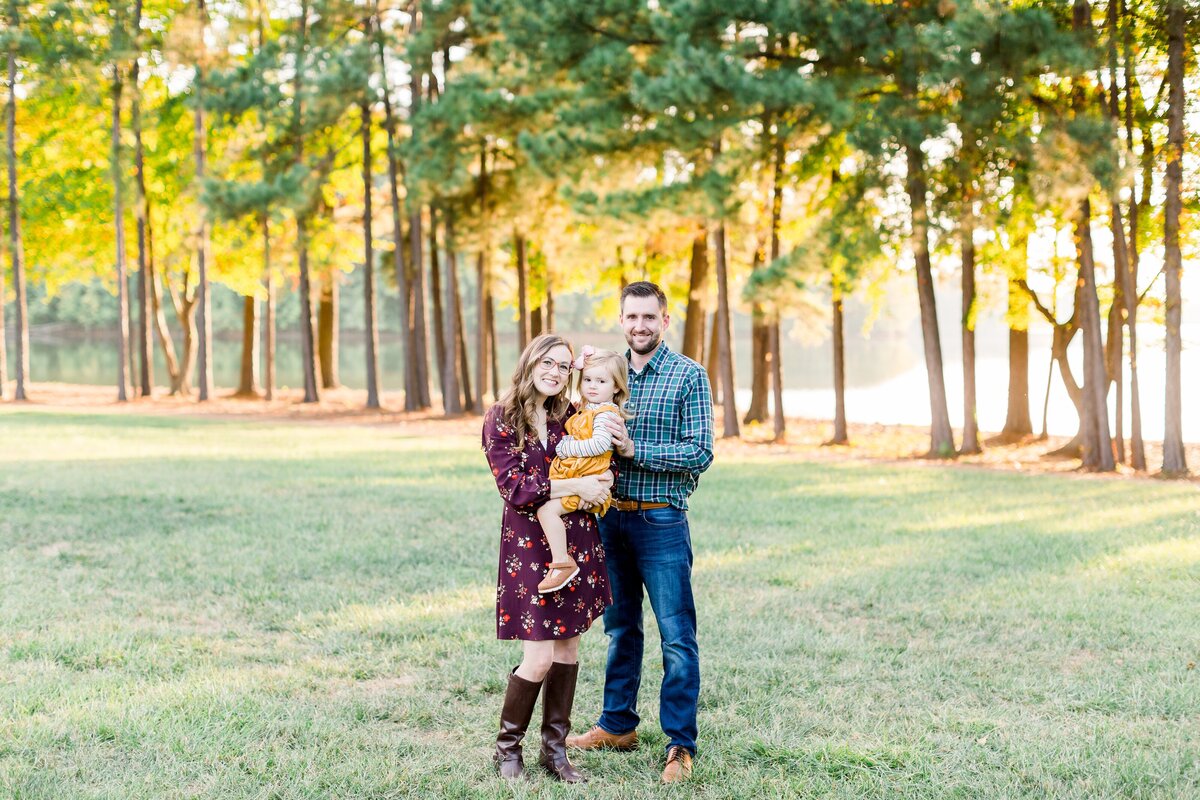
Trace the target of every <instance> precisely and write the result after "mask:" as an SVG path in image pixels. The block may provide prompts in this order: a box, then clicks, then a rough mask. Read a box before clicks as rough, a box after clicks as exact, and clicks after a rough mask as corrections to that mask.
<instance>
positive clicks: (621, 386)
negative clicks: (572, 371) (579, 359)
mask: <svg viewBox="0 0 1200 800" xmlns="http://www.w3.org/2000/svg"><path fill="white" fill-rule="evenodd" d="M589 367H607V368H608V374H609V375H610V376H612V382H613V388H614V390H615V391H614V392H613V399H612V401H613V404H614V405H616V407H617V409H618V410H619V411H620V412H621V416H622V417H624V418H625V419H633V414H632V413H631V412H629V411H627V410H625V403H626V402H628V401H629V362H628V361H626V360H625V356H623V355H621V354H620V353H614V352H613V351H612V350H596V351H595V352H592V353H589V354H588V355H586V356H585V357H584V359H583V369H581V370H579V387H582V386H583V370H584V369H587V368H589ZM580 393H581V394H582V392H580Z"/></svg>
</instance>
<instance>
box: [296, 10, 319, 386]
mask: <svg viewBox="0 0 1200 800" xmlns="http://www.w3.org/2000/svg"><path fill="white" fill-rule="evenodd" d="M308 10H309V2H308V0H301V2H300V18H299V24H300V35H299V37H298V38H297V52H296V54H295V63H296V64H297V65H298V67H297V69H295V70H294V76H295V77H294V78H293V83H294V89H295V91H294V92H293V95H294V98H295V100H294V102H293V103H292V136H293V137H294V139H295V145H294V146H295V149H296V157H295V163H296V166H297V167H301V168H302V167H303V164H304V136H303V132H304V125H303V122H304V103H303V102H302V100H303V97H304V93H303V84H302V79H303V77H304V75H305V73H306V71H307V64H306V62H307V60H308V59H307V48H308ZM308 214H309V203H308V202H306V203H304V205H303V207H302V208H301V209H300V211H299V212H298V213H297V214H296V252H297V263H298V267H299V271H300V351H301V359H302V360H303V366H304V402H306V403H316V402H318V401H319V400H320V399H321V397H320V393H319V391H318V389H317V347H316V345H317V343H316V339H315V332H314V331H313V304H312V280H311V277H310V275H309V270H308Z"/></svg>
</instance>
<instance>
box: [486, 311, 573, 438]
mask: <svg viewBox="0 0 1200 800" xmlns="http://www.w3.org/2000/svg"><path fill="white" fill-rule="evenodd" d="M559 345H562V346H563V347H565V348H567V350H569V351H570V352H571V357H572V359H574V357H575V351H574V350H572V349H571V345H570V344H569V343H568V342H567V340H566V339H564V338H562V337H561V336H559V335H558V334H556V333H543V334H541V335H540V336H538V337H536V338H535V339H534V340H533V341H532V342H530V343H529V344H528V345H526V346H525V349H524V350H522V351H521V356H520V358H518V359H517V368H516V369H515V370H513V376H512V386H510V387H509V389H508V391H507V392H505V393H504V396H503V397H501V398H500V419H502V420H503V421H504V424H505V425H508V426H510V427H511V428H512V429H513V431H515V432H516V435H517V447H524V446H525V437H526V436H528V435H529V434H531V433H532V434H533V435H534V436H537V419H536V416H535V415H536V412H537V407H538V391H537V388H536V387H535V386H534V385H533V370H534V369H535V368H536V367H537V366H538V364H539V363H540V362H541V360H542V359H543V358H545V357H546V354H547V353H549V352H550V351H551V350H553V349H554V348H556V347H558V346H559ZM570 394H571V393H570V392H569V391H567V381H565V380H564V381H563V390H562V391H561V392H559V393H558V394H556V395H555V396H554V397H552V398H550V407H549V408H548V409H547V410H546V418H547V419H553V420H557V421H559V422H561V421H562V420H564V419H566V416H567V409H568V408H569V407H570V404H571V397H570Z"/></svg>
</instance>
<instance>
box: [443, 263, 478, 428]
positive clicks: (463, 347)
mask: <svg viewBox="0 0 1200 800" xmlns="http://www.w3.org/2000/svg"><path fill="white" fill-rule="evenodd" d="M446 257H447V259H449V261H448V263H449V264H450V277H451V278H452V279H453V280H452V282H451V284H450V288H451V293H450V299H451V300H453V301H454V352H455V359H456V360H457V362H458V370H459V373H458V375H459V378H458V380H459V384H460V385H461V387H462V408H463V410H464V411H466V410H469V409H471V408H474V407H475V397H474V394H473V392H472V391H471V361H470V358H469V357H468V353H467V334H466V330H465V325H464V323H463V310H462V296H461V295H460V294H459V293H458V252H457V251H455V250H449V251H447V253H446Z"/></svg>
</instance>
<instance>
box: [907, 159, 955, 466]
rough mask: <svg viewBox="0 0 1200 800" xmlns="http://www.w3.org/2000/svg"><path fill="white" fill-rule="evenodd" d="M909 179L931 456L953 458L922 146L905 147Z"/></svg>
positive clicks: (908, 186) (909, 199)
mask: <svg viewBox="0 0 1200 800" xmlns="http://www.w3.org/2000/svg"><path fill="white" fill-rule="evenodd" d="M905 151H906V153H907V159H908V175H907V177H906V179H905V189H906V191H907V194H908V201H909V204H910V213H911V215H912V236H913V255H914V257H915V259H916V273H917V297H918V299H919V300H920V306H921V338H922V340H923V342H924V345H925V372H926V376H927V378H928V382H929V412H930V417H931V419H932V424H931V425H930V431H929V455H930V456H932V457H935V458H952V457H953V456H954V433H953V431H951V430H950V412H949V409H948V407H947V405H946V383H945V377H944V374H943V371H942V343H941V336H940V333H939V331H938V319H937V302H936V300H935V299H934V294H933V267H932V264H931V263H930V259H929V222H928V211H927V210H926V207H925V203H926V195H927V190H926V182H925V157H924V155H923V154H922V153H921V145H920V142H910V143H909V144H908V145H907V146H906V147H905Z"/></svg>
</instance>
